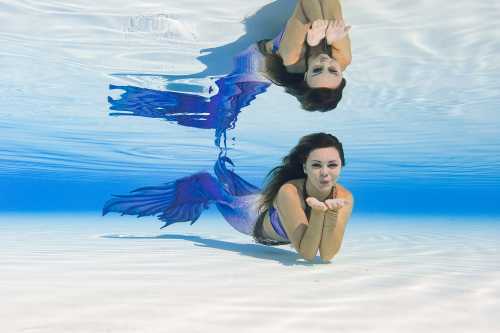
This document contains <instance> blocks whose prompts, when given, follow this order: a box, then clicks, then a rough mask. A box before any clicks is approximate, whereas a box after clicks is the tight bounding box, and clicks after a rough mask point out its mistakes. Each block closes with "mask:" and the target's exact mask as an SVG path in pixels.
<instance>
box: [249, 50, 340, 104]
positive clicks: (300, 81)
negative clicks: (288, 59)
mask: <svg viewBox="0 0 500 333" xmlns="http://www.w3.org/2000/svg"><path fill="white" fill-rule="evenodd" d="M259 48H260V50H261V53H262V54H263V55H264V57H265V65H266V71H265V72H264V73H263V74H264V75H265V76H266V77H267V78H268V79H269V80H270V81H271V82H273V83H274V84H276V85H278V86H282V87H285V91H286V92H287V93H289V94H290V95H293V96H295V98H297V100H298V101H299V102H300V104H301V106H302V108H303V109H304V110H306V111H320V112H326V111H330V110H333V109H335V108H336V107H337V104H339V102H340V100H341V99H342V91H343V90H344V87H345V85H346V80H345V79H344V78H342V81H341V82H340V85H339V86H338V87H337V88H335V89H330V88H311V87H309V86H308V85H307V83H306V82H305V80H304V75H303V74H302V73H289V72H288V71H287V70H286V67H285V65H283V59H281V57H280V56H279V55H277V54H273V53H269V52H265V50H264V49H263V48H262V47H259Z"/></svg>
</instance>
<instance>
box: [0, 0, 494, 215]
mask: <svg viewBox="0 0 500 333" xmlns="http://www.w3.org/2000/svg"><path fill="white" fill-rule="evenodd" d="M269 3H270V2H269V1H261V2H259V3H255V4H246V5H245V6H239V7H238V6H235V8H236V9H235V8H221V9H219V10H209V9H210V4H208V3H202V4H199V6H200V8H201V9H205V10H207V11H206V15H205V16H204V17H203V18H194V19H193V17H192V15H190V14H193V13H192V11H194V9H192V7H187V6H183V5H182V4H175V3H171V4H170V3H165V2H148V3H147V4H144V5H143V6H142V7H141V6H139V5H130V6H128V7H127V6H126V7H123V6H121V5H120V4H119V3H116V2H113V1H105V2H101V3H100V4H99V5H97V6H94V5H90V4H86V3H84V2H81V3H78V4H71V5H69V4H62V3H57V2H49V3H48V4H42V3H39V2H35V1H14V2H10V3H0V18H1V19H2V21H3V23H2V26H1V28H0V40H1V41H2V45H8V47H4V48H2V50H0V64H1V65H0V66H1V69H2V71H1V73H2V78H3V80H1V82H0V89H1V91H2V94H1V95H0V115H1V117H0V212H3V213H7V212H8V213H12V212H22V213H30V212H35V213H37V212H38V213H39V212H48V213H50V212H76V211H78V212H95V213H96V214H97V213H99V212H100V210H101V208H102V205H103V203H104V202H105V201H106V200H107V199H109V198H110V196H111V194H124V193H128V192H129V191H131V190H133V189H135V188H137V187H142V186H149V185H159V184H162V183H165V182H168V181H172V180H175V179H177V178H180V177H184V176H188V175H191V174H193V173H196V172H199V171H204V170H205V171H211V169H212V167H213V165H214V163H215V161H216V160H217V157H218V156H219V153H220V152H221V150H222V151H223V152H224V154H226V155H227V156H228V157H230V158H231V160H232V161H233V162H234V165H235V166H234V169H233V170H234V171H235V172H236V173H237V174H238V175H239V176H241V177H242V178H244V179H245V180H246V181H248V182H250V183H253V184H255V185H256V186H261V185H262V181H263V179H264V176H265V175H266V173H267V172H268V171H269V170H270V169H271V168H272V167H273V166H275V165H276V164H277V163H279V160H280V158H281V157H282V156H283V155H284V154H286V153H287V152H288V150H289V149H290V148H291V147H292V146H293V145H294V144H295V143H296V142H297V140H298V139H299V138H300V137H301V136H302V135H305V134H308V133H311V132H318V131H326V132H330V133H333V134H335V135H336V136H338V137H339V138H340V139H341V141H342V142H343V144H344V147H345V151H346V158H347V165H346V167H345V169H344V170H343V174H342V176H341V181H340V182H341V183H342V184H343V185H344V186H346V187H347V188H349V189H350V190H351V191H352V192H353V194H354V196H355V197H356V208H355V214H363V213H367V214H371V213H379V214H404V215H417V214H421V215H443V216H455V215H470V216H498V215H499V214H500V205H498V204H497V201H498V199H497V198H498V197H500V190H499V185H500V154H499V153H500V135H499V130H498V128H499V126H500V116H499V114H498V105H499V102H500V99H499V94H498V87H499V86H500V67H499V65H498V61H496V59H497V58H498V56H499V54H500V26H499V25H500V24H499V23H498V19H497V17H496V16H498V15H497V14H498V13H499V12H500V4H498V2H494V1H486V2H482V3H481V4H475V3H470V2H467V1H447V2H446V3H441V4H440V5H439V6H440V9H439V11H433V10H432V7H433V6H434V4H433V3H432V2H429V1H417V2H413V3H412V4H411V5H409V4H402V3H398V2H395V1H389V2H387V3H384V4H383V5H380V4H372V3H370V2H366V1H361V2H359V3H346V4H345V6H344V13H345V16H346V19H348V20H349V21H350V23H351V24H352V25H353V29H352V34H351V39H352V44H353V63H352V64H351V66H350V67H349V68H348V69H347V71H346V74H345V76H346V79H347V87H346V88H345V90H344V97H343V99H342V101H341V102H340V104H339V106H338V107H337V109H335V110H334V111H332V112H329V113H310V112H306V111H303V110H301V109H300V106H299V104H298V103H297V101H296V100H295V99H294V98H293V97H292V96H290V95H287V94H286V93H285V92H284V91H283V89H282V88H280V87H276V86H274V85H270V84H269V83H266V82H252V83H251V84H246V85H240V86H238V85H237V84H236V82H238V79H239V78H240V77H241V76H242V75H243V74H242V71H243V72H244V70H242V67H241V66H240V67H238V66H239V65H238V63H237V64H236V65H234V60H235V59H241V53H242V52H244V51H245V50H246V49H247V47H248V46H249V45H251V43H252V42H254V41H255V40H257V39H261V38H264V37H268V38H270V37H274V36H275V34H276V33H277V32H278V31H279V29H280V27H281V26H282V24H283V22H284V20H285V19H286V18H287V17H288V15H289V12H290V10H291V9H292V7H293V4H294V1H276V2H274V3H271V4H269ZM443 13H445V14H446V15H444V16H443V15H442V14H443ZM464 13H467V15H464ZM495 15H496V16H495ZM244 17H247V19H246V20H244V21H242V19H243V18H244ZM214 22H216V24H214ZM200 52H201V54H200ZM238 55H239V56H238ZM238 57H239V58H238ZM240 65H241V64H240ZM243 67H244V66H243ZM247 74H248V73H246V74H245V75H247ZM159 110H160V111H161V112H159ZM120 114H121V115H120ZM124 114H128V115H124ZM152 220H153V219H152Z"/></svg>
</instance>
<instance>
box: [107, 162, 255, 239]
mask: <svg viewBox="0 0 500 333" xmlns="http://www.w3.org/2000/svg"><path fill="white" fill-rule="evenodd" d="M226 163H227V164H230V165H233V163H232V161H231V160H230V159H229V158H227V157H225V156H222V157H219V159H218V160H217V162H216V164H215V166H214V172H215V175H216V177H214V176H212V175H211V174H209V173H208V172H199V173H195V174H193V175H191V176H188V177H183V178H180V179H177V180H175V181H172V182H169V183H166V184H164V185H161V186H148V187H142V188H139V189H136V190H134V191H132V192H131V193H130V194H127V195H114V198H112V199H110V200H108V201H107V202H106V203H105V204H104V208H103V211H102V214H103V215H106V214H107V213H109V212H116V213H121V214H122V215H136V216H137V217H142V216H157V217H158V219H159V220H161V221H163V222H165V224H164V225H163V226H162V228H164V227H166V226H168V225H171V224H173V223H177V222H191V224H193V223H194V222H196V221H197V220H198V218H199V217H200V216H201V214H202V212H203V211H204V210H205V209H207V208H208V207H209V206H210V205H211V204H215V205H216V207H217V209H218V210H219V211H220V212H221V214H222V215H223V216H224V218H225V219H226V221H227V222H228V223H229V224H230V225H231V226H232V227H233V228H235V229H236V230H238V231H239V232H242V233H244V234H247V235H250V234H251V233H252V231H253V225H254V223H255V220H256V218H257V212H256V211H257V210H256V208H255V203H256V200H257V199H258V193H259V192H260V190H259V188H258V187H256V186H254V185H252V184H250V183H248V182H247V181H245V180H244V179H243V178H241V177H240V176H238V175H237V174H236V173H235V172H233V171H231V170H229V169H227V167H226Z"/></svg>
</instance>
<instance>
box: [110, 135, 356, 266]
mask: <svg viewBox="0 0 500 333" xmlns="http://www.w3.org/2000/svg"><path fill="white" fill-rule="evenodd" d="M226 163H230V164H231V163H232V162H231V161H230V160H229V159H228V158H227V157H219V159H218V161H217V163H216V165H215V167H214V171H215V175H216V177H214V176H212V175H211V174H209V173H207V172H200V173H196V174H194V175H192V176H189V177H184V178H181V179H178V180H176V181H173V182H170V183H167V184H165V185H163V186H154V187H143V188H140V189H137V190H135V191H133V192H132V194H129V195H117V196H115V198H112V199H110V200H109V201H108V202H106V204H105V205H104V208H103V215H105V214H107V213H108V212H119V213H122V215H123V214H127V215H137V216H138V217H141V216H151V215H158V218H159V219H160V220H162V221H164V222H165V225H164V226H163V227H166V226H168V225H170V224H173V223H176V222H188V221H190V222H191V224H192V223H194V222H195V221H196V220H197V219H198V218H199V217H200V215H201V213H202V211H203V210H204V209H206V208H208V206H209V205H210V204H212V203H213V204H215V205H216V206H217V208H218V210H219V211H220V212H221V214H222V215H223V216H224V218H225V220H226V221H227V222H228V223H229V224H230V225H231V226H232V227H234V228H235V229H236V230H238V231H240V232H242V233H244V234H247V235H251V236H253V238H254V239H255V241H257V242H258V243H261V244H265V245H280V244H290V243H291V245H292V246H293V247H294V248H295V250H296V251H297V252H298V253H299V254H300V255H301V256H302V257H304V258H305V259H307V260H310V261H312V260H314V258H315V257H316V255H317V253H318V251H319V254H320V257H321V259H323V260H325V261H329V260H331V259H332V258H333V257H334V256H335V255H336V254H337V252H338V251H339V249H340V246H341V244H342V239H343V236H344V231H345V227H346V225H347V222H348V220H349V218H350V216H351V212H352V207H353V204H354V199H353V196H352V194H351V193H350V192H349V191H348V190H347V189H345V188H344V187H343V186H341V185H340V184H338V183H337V179H338V177H339V175H340V172H341V169H342V167H343V166H344V165H345V159H344V152H343V149H342V144H341V143H340V142H339V141H338V139H337V138H336V137H335V136H333V135H331V134H326V133H314V134H310V135H306V136H304V137H302V138H301V139H300V141H299V143H298V144H297V145H296V146H295V147H294V148H292V150H291V151H290V153H289V154H288V155H287V156H285V157H284V158H283V161H282V164H281V165H279V166H277V167H275V168H274V169H272V170H271V172H270V173H269V174H268V176H267V179H266V185H265V187H264V189H263V190H262V191H260V190H259V189H258V188H257V187H255V186H253V185H252V184H250V183H248V182H246V181H245V180H243V179H242V178H241V177H239V176H238V175H236V174H235V173H234V172H232V171H230V170H228V169H227V168H226Z"/></svg>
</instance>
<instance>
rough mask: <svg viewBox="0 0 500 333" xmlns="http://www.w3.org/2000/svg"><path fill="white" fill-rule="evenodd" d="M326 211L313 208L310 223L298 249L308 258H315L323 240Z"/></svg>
mask: <svg viewBox="0 0 500 333" xmlns="http://www.w3.org/2000/svg"><path fill="white" fill-rule="evenodd" d="M324 220H325V213H324V212H322V211H319V210H312V212H311V216H310V218H309V224H308V225H307V228H306V229H305V231H304V233H303V235H302V237H301V238H300V243H299V246H298V248H297V251H298V252H299V253H300V255H302V256H303V257H304V258H305V259H307V260H310V261H312V260H314V257H316V253H318V249H319V246H320V242H321V236H322V230H323V224H324Z"/></svg>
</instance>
